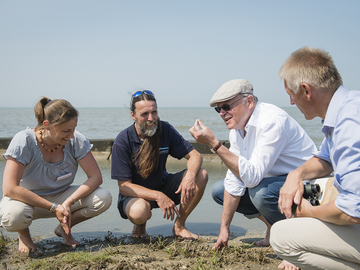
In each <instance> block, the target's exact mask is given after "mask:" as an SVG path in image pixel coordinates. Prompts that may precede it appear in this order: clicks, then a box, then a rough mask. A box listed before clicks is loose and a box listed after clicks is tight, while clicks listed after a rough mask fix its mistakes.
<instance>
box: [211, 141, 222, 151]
mask: <svg viewBox="0 0 360 270" xmlns="http://www.w3.org/2000/svg"><path fill="white" fill-rule="evenodd" d="M221 146H222V143H221V142H220V141H217V143H216V144H215V145H213V147H212V148H211V149H210V151H211V152H213V153H214V154H215V153H216V152H217V150H219V148H220V147H221Z"/></svg>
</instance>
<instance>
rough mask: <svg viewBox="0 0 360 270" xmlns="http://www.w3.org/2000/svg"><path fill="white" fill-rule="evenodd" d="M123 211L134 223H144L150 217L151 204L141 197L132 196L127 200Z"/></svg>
mask: <svg viewBox="0 0 360 270" xmlns="http://www.w3.org/2000/svg"><path fill="white" fill-rule="evenodd" d="M125 212H126V214H127V216H128V218H129V219H130V221H131V222H132V223H134V224H137V225H141V224H144V223H145V222H146V221H147V220H148V219H150V218H151V206H150V203H149V202H148V201H146V200H144V199H141V198H134V199H132V200H130V201H129V202H128V204H127V205H126V208H125Z"/></svg>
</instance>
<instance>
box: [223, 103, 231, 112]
mask: <svg viewBox="0 0 360 270" xmlns="http://www.w3.org/2000/svg"><path fill="white" fill-rule="evenodd" d="M222 108H223V109H224V111H230V105H229V104H224V105H222Z"/></svg>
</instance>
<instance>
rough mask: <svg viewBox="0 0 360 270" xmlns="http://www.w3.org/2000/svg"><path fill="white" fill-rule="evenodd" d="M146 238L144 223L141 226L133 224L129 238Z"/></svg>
mask: <svg viewBox="0 0 360 270" xmlns="http://www.w3.org/2000/svg"><path fill="white" fill-rule="evenodd" d="M146 236H147V233H146V223H144V224H141V225H136V224H134V227H133V230H132V232H131V235H130V237H134V238H143V239H144V238H146Z"/></svg>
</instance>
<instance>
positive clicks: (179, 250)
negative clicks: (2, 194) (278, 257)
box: [0, 231, 273, 270]
mask: <svg viewBox="0 0 360 270" xmlns="http://www.w3.org/2000/svg"><path fill="white" fill-rule="evenodd" d="M9 242H14V241H11V240H9V239H7V238H6V237H4V235H3V234H2V233H1V231H0V246H1V243H4V244H3V245H2V246H3V248H2V250H5V248H6V249H7V250H6V251H5V252H4V251H3V252H4V254H5V257H4V256H3V259H5V258H6V263H7V264H8V266H10V268H11V267H17V268H18V269H28V270H33V269H43V270H55V269H74V270H78V269H160V270H162V269H181V268H186V269H196V270H213V269H224V268H225V269H226V268H232V267H234V265H238V264H239V263H241V264H242V265H247V264H248V263H250V262H252V263H255V264H257V265H259V264H260V265H264V264H267V263H269V262H270V260H269V254H270V253H273V251H272V249H271V248H270V249H265V248H257V247H254V246H253V244H246V243H244V242H242V243H241V244H240V245H232V246H229V248H227V249H221V250H213V249H212V242H209V240H207V239H205V238H203V239H200V240H197V241H188V240H182V239H178V238H173V237H164V236H156V237H150V238H147V239H132V238H129V237H115V236H114V235H113V234H112V233H111V232H109V233H108V234H107V235H106V236H104V237H103V238H96V239H87V240H86V239H83V241H82V242H83V243H85V244H83V246H79V247H77V248H76V249H71V248H69V247H65V246H64V245H63V244H62V243H61V241H54V240H52V241H50V242H49V241H43V243H42V244H40V242H38V243H36V244H37V246H38V249H39V251H40V253H39V255H38V256H37V257H32V258H26V259H19V260H18V259H16V258H17V254H16V253H12V250H13V249H14V248H15V246H16V244H15V243H10V244H11V245H14V246H13V247H12V248H10V246H9ZM13 259H15V262H13ZM11 263H13V264H11ZM11 269H15V268H11Z"/></svg>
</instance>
